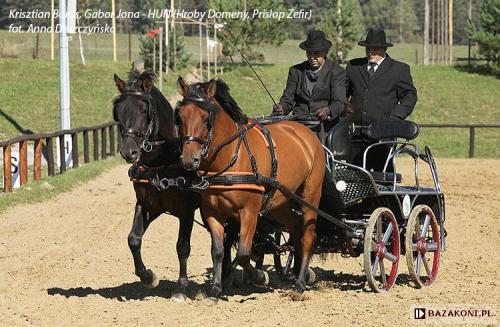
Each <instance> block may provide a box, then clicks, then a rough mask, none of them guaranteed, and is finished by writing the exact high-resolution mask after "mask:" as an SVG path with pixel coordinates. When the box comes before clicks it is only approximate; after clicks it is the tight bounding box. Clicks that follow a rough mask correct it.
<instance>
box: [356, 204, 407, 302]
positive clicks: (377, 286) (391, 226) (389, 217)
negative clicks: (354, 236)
mask: <svg viewBox="0 0 500 327" xmlns="http://www.w3.org/2000/svg"><path fill="white" fill-rule="evenodd" d="M399 254H400V246H399V229H398V223H397V222H396V218H395V217H394V214H393V213H392V211H391V210H390V209H388V208H377V209H375V211H373V213H372V215H371V216H370V219H369V220H368V227H367V228H366V231H365V241H364V258H363V261H364V268H365V274H366V278H367V279H368V284H369V285H370V287H371V289H372V290H373V291H374V292H377V293H380V292H385V291H388V290H389V289H390V288H391V287H392V285H394V282H395V281H396V277H397V273H398V262H399Z"/></svg>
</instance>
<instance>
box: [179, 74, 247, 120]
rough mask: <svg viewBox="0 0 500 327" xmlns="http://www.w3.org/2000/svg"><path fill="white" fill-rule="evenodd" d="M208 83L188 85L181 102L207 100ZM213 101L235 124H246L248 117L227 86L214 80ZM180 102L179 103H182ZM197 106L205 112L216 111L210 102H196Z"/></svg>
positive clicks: (220, 81) (218, 80) (219, 80)
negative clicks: (191, 99) (193, 99)
mask: <svg viewBox="0 0 500 327" xmlns="http://www.w3.org/2000/svg"><path fill="white" fill-rule="evenodd" d="M210 83H211V81H210V82H201V83H194V84H191V85H189V88H188V90H187V94H186V96H185V99H184V100H183V101H187V102H189V99H190V98H202V99H206V98H207V92H208V87H209V86H210ZM215 83H216V84H215V85H216V86H215V96H214V97H215V100H217V102H218V103H219V104H220V105H221V107H222V109H224V111H225V112H226V113H227V114H228V115H229V117H231V119H232V120H234V121H235V122H237V123H242V124H246V123H247V122H248V117H247V116H246V115H245V114H244V113H243V110H241V108H240V106H239V105H238V103H237V102H236V100H235V99H234V98H233V97H232V96H231V94H230V93H229V86H228V85H227V84H226V83H224V81H223V80H221V79H217V80H215ZM183 101H181V102H180V103H182V102H183ZM197 105H198V106H199V107H201V108H202V109H204V110H206V111H209V112H211V111H216V110H217V108H216V107H215V106H213V104H212V103H210V102H208V101H207V102H198V103H197Z"/></svg>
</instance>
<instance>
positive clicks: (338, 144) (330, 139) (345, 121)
mask: <svg viewBox="0 0 500 327" xmlns="http://www.w3.org/2000/svg"><path fill="white" fill-rule="evenodd" d="M352 133H353V118H352V115H349V116H346V117H343V118H341V119H340V120H339V122H338V123H337V124H335V126H333V128H332V129H331V130H330V131H329V132H328V135H327V136H326V139H325V144H324V145H325V146H326V147H327V148H328V149H329V150H330V151H332V153H333V155H334V156H335V159H336V160H347V159H348V158H349V150H350V149H351V138H352Z"/></svg>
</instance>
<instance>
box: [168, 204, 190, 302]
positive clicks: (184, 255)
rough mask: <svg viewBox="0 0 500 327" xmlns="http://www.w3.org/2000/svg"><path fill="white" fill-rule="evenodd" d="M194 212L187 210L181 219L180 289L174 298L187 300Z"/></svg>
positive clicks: (179, 249) (179, 241)
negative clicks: (188, 263) (188, 261)
mask: <svg viewBox="0 0 500 327" xmlns="http://www.w3.org/2000/svg"><path fill="white" fill-rule="evenodd" d="M193 221H194V210H188V209H186V212H185V213H183V214H182V215H180V217H179V234H178V236H177V244H176V249H177V257H178V258H179V279H178V280H177V284H178V287H179V289H178V290H177V291H176V293H174V294H173V295H172V298H174V299H178V300H181V301H183V300H185V297H186V289H187V287H188V285H189V280H188V277H187V260H188V258H189V254H190V253H191V232H192V231H193Z"/></svg>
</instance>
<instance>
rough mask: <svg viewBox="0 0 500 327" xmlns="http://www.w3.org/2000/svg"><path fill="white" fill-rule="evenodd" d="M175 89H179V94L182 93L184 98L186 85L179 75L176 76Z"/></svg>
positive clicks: (186, 91)
mask: <svg viewBox="0 0 500 327" xmlns="http://www.w3.org/2000/svg"><path fill="white" fill-rule="evenodd" d="M177 91H179V94H180V95H182V97H183V98H185V97H186V95H187V93H188V86H187V85H186V83H185V82H184V80H183V79H182V77H180V76H179V78H177Z"/></svg>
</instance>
